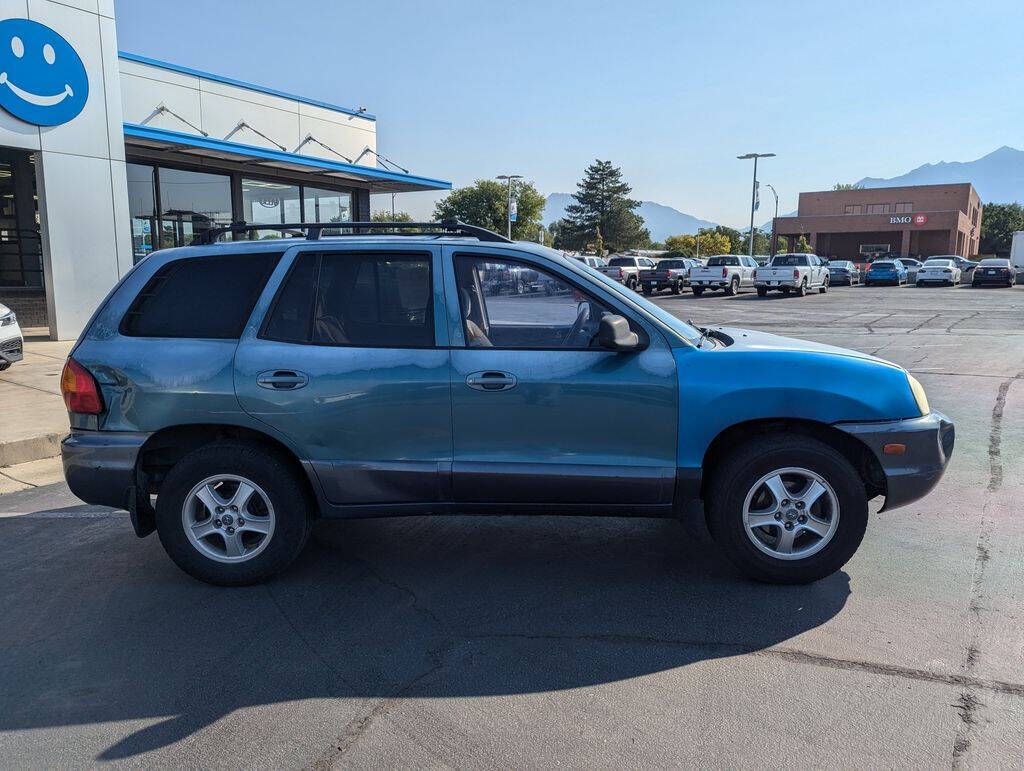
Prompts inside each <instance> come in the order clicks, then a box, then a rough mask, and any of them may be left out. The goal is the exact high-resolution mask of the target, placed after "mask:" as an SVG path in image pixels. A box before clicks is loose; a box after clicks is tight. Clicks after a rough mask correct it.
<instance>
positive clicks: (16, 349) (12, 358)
mask: <svg viewBox="0 0 1024 771" xmlns="http://www.w3.org/2000/svg"><path fill="white" fill-rule="evenodd" d="M24 347H25V339H24V338H23V337H22V336H21V327H19V326H18V317H17V316H15V315H14V311H12V310H11V309H10V308H8V307H7V306H6V305H4V304H3V303H0V372H3V371H4V370H5V369H7V368H8V367H9V366H11V365H12V364H14V362H16V361H21V355H22V350H23V349H24Z"/></svg>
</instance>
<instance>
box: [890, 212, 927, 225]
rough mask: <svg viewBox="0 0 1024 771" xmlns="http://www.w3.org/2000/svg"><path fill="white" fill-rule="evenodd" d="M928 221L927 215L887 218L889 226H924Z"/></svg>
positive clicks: (905, 215)
mask: <svg viewBox="0 0 1024 771" xmlns="http://www.w3.org/2000/svg"><path fill="white" fill-rule="evenodd" d="M927 221H928V215H927V214H914V215H910V214H904V215H902V216H899V217H889V224H890V225H909V224H911V223H913V224H915V225H918V226H920V225H924V224H925V223H926V222H927Z"/></svg>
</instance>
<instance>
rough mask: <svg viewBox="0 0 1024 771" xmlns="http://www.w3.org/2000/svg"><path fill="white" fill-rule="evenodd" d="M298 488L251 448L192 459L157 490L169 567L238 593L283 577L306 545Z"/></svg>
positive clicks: (303, 502)
mask: <svg viewBox="0 0 1024 771" xmlns="http://www.w3.org/2000/svg"><path fill="white" fill-rule="evenodd" d="M309 510H310V503H309V499H308V496H307V493H306V490H305V488H304V486H303V485H302V482H301V480H299V479H297V478H296V475H295V473H294V472H293V471H292V470H291V469H290V468H289V467H288V465H287V464H285V463H284V462H283V461H282V460H281V459H279V458H278V457H277V456H276V455H274V454H271V453H267V452H265V451H263V450H262V449H260V448H259V447H256V446H253V445H249V444H237V443H230V444H215V445H208V446H206V447H201V448H200V449H198V450H195V451H194V452H191V453H189V454H188V455H186V456H185V457H184V458H182V459H181V460H180V461H178V463H177V464H175V466H174V467H173V468H172V469H171V471H170V472H169V473H168V474H167V478H166V479H165V480H164V482H163V485H162V486H161V489H160V495H159V496H158V498H157V506H156V526H157V533H158V534H159V536H160V542H161V543H162V544H163V546H164V549H166V551H167V553H168V555H170V557H171V559H172V560H174V562H175V563H176V564H177V565H178V567H180V568H181V569H182V570H184V571H185V572H186V573H188V574H189V575H190V576H193V577H194V578H198V579H199V580H200V581H205V582H207V583H210V584H220V585H224V586H239V585H244V584H253V583H258V582H260V581H265V580H266V579H268V578H270V577H271V576H273V575H275V574H277V573H279V572H281V571H282V570H284V569H285V568H286V567H288V565H290V564H291V562H292V561H293V560H294V559H295V558H296V557H297V556H298V555H299V552H301V551H302V548H303V546H305V544H306V539H307V538H308V537H309V527H310V522H309V520H310V516H309Z"/></svg>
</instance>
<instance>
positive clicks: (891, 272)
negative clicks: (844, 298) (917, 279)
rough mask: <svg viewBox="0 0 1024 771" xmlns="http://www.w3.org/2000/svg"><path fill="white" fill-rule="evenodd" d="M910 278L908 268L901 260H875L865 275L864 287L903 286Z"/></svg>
mask: <svg viewBox="0 0 1024 771" xmlns="http://www.w3.org/2000/svg"><path fill="white" fill-rule="evenodd" d="M909 278H910V273H909V272H908V271H907V266H906V265H904V264H903V262H902V261H900V260H875V261H874V262H873V263H871V264H870V265H869V266H868V269H867V271H866V272H865V273H864V286H873V285H875V284H895V285H896V286H902V285H903V284H906V283H907V281H908V280H909Z"/></svg>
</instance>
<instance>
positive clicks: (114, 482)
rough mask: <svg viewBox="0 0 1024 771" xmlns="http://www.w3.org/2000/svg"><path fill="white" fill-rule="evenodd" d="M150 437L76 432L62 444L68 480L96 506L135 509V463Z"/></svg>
mask: <svg viewBox="0 0 1024 771" xmlns="http://www.w3.org/2000/svg"><path fill="white" fill-rule="evenodd" d="M148 438H149V434H146V433H142V432H135V431H82V430H75V429H72V431H71V434H70V435H68V436H66V437H64V440H63V441H62V442H61V443H60V454H61V459H62V460H63V462H64V479H66V480H67V483H68V487H69V488H71V492H73V493H74V494H75V495H76V496H77V497H78V498H81V499H82V500H83V501H85V502H86V503H91V504H93V505H96V506H113V507H114V508H118V509H129V510H131V509H132V508H133V505H134V500H133V499H134V494H135V488H136V477H135V461H136V460H137V459H138V457H139V450H140V449H141V448H142V445H143V444H145V442H146V440H147V439H148Z"/></svg>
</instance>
